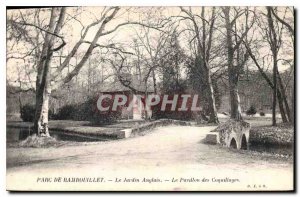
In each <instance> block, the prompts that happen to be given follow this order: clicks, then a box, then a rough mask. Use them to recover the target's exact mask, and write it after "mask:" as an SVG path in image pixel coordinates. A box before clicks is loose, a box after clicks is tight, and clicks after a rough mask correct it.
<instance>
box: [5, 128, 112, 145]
mask: <svg viewBox="0 0 300 197" xmlns="http://www.w3.org/2000/svg"><path fill="white" fill-rule="evenodd" d="M29 133H30V130H29V129H24V128H6V142H7V143H15V142H19V141H22V140H25V139H26V138H27V137H28V136H29ZM50 133H51V136H52V137H54V138H55V139H56V140H61V141H73V142H74V141H75V142H95V141H107V140H112V138H108V137H94V136H83V135H79V134H68V133H64V132H60V131H50Z"/></svg>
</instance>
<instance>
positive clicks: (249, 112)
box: [246, 105, 256, 116]
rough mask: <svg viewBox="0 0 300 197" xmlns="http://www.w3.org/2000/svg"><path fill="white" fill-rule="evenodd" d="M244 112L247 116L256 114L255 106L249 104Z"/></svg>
mask: <svg viewBox="0 0 300 197" xmlns="http://www.w3.org/2000/svg"><path fill="white" fill-rule="evenodd" d="M246 114H247V115H248V116H252V115H254V114H256V108H255V106H254V105H251V106H250V108H249V109H248V110H247V111H246Z"/></svg>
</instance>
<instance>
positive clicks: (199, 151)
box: [7, 126, 293, 190]
mask: <svg viewBox="0 0 300 197" xmlns="http://www.w3.org/2000/svg"><path fill="white" fill-rule="evenodd" d="M213 128H215V127H187V126H168V127H162V128H157V129H156V130H155V131H153V132H151V133H149V134H147V135H145V136H139V137H136V138H130V139H124V140H119V141H110V142H99V143H90V144H88V145H81V146H65V147H59V148H47V149H43V148H9V149H8V150H7V167H8V168H7V186H8V188H10V189H14V188H16V187H17V188H22V189H38V190H44V189H51V188H53V189H55V190H68V189H83V188H87V187H88V188H89V189H92V190H99V189H100V190H110V189H115V190H116V189H117V190H139V189H143V190H162V189H163V190H165V189H167V190H199V189H204V190H215V189H221V190H224V189H225V187H226V188H227V189H237V188H242V189H258V187H263V189H264V190H268V189H291V188H292V174H293V164H292V161H284V160H278V159H275V158H272V157H266V156H261V155H257V154H251V153H250V154H249V152H247V151H243V152H241V151H233V150H229V149H224V148H220V147H218V146H213V145H207V144H203V143H201V140H202V139H203V138H204V137H205V135H206V134H207V133H208V132H209V131H210V130H212V129H213ZM279 175H280V179H278V176H279ZM58 176H60V177H87V176H89V177H91V176H92V177H103V178H104V180H105V182H102V183H80V184H79V183H67V184H66V183H63V184H62V183H55V182H53V180H52V182H51V183H41V182H39V181H37V180H38V178H41V177H52V178H54V177H58ZM118 178H120V180H121V182H116V179H118ZM126 178H132V181H134V179H139V182H138V183H137V182H133V183H132V182H131V183H130V182H126ZM143 178H147V179H148V178H149V179H151V178H154V179H159V180H160V181H158V182H152V183H148V182H141V180H142V179H143ZM173 178H174V179H176V178H178V181H179V180H182V181H181V182H172V179H173ZM192 178H194V179H201V180H203V178H206V179H208V180H209V182H204V183H201V184H199V183H198V182H196V183H195V182H193V179H192ZM226 178H229V179H230V180H231V179H232V180H234V179H236V181H235V183H228V182H224V183H219V182H218V181H216V180H219V179H224V180H225V179H226ZM154 179H153V180H154ZM185 179H186V180H188V179H190V180H191V181H192V182H190V181H188V182H185V181H184V180H185ZM214 180H215V181H214ZM227 180H228V179H227ZM112 183H113V184H112ZM86 184H88V185H86ZM75 185H76V187H75ZM256 186H257V188H256Z"/></svg>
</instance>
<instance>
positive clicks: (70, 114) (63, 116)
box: [55, 105, 79, 120]
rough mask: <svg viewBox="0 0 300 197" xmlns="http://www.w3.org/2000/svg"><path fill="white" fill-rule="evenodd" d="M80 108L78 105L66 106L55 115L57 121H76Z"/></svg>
mask: <svg viewBox="0 0 300 197" xmlns="http://www.w3.org/2000/svg"><path fill="white" fill-rule="evenodd" d="M78 112H79V110H78V106H76V105H65V106H63V107H61V108H60V109H59V110H58V113H57V114H56V115H55V119H58V120H76V119H79V118H77V114H78Z"/></svg>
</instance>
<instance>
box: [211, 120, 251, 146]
mask: <svg viewBox="0 0 300 197" xmlns="http://www.w3.org/2000/svg"><path fill="white" fill-rule="evenodd" d="M250 128H251V126H250V124H249V123H248V122H245V121H235V120H232V119H230V120H228V121H227V122H225V123H222V124H220V125H219V126H218V127H217V128H216V129H215V130H213V131H212V132H211V134H208V135H207V136H206V141H207V142H208V143H214V144H217V143H218V144H221V145H222V146H226V147H231V148H235V149H245V150H247V149H248V147H249V132H250Z"/></svg>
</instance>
